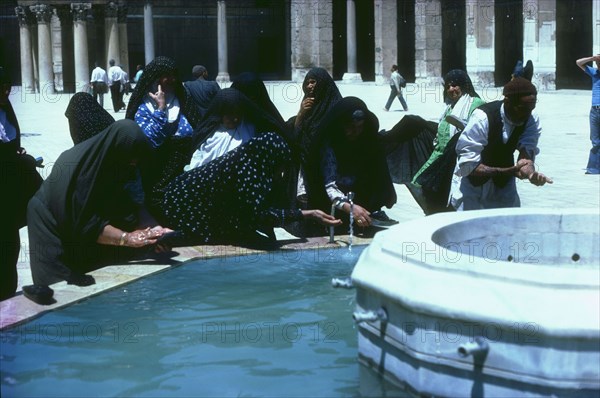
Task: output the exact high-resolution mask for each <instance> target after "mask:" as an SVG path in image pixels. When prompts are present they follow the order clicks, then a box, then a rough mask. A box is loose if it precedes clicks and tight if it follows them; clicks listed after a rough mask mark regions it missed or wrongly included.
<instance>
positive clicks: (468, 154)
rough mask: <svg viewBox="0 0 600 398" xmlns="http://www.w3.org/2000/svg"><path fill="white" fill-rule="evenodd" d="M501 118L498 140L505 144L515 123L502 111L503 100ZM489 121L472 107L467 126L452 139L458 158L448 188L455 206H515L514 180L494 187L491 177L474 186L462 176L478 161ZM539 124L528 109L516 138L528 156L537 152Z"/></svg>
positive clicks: (467, 208)
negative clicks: (456, 139)
mask: <svg viewBox="0 0 600 398" xmlns="http://www.w3.org/2000/svg"><path fill="white" fill-rule="evenodd" d="M500 116H501V118H502V124H503V127H502V142H504V143H505V144H506V143H507V142H508V139H509V138H510V136H511V135H512V133H513V132H514V130H515V128H516V127H517V126H519V125H517V124H515V123H513V122H512V121H510V120H509V119H508V118H507V117H506V114H505V113H504V104H502V105H501V107H500ZM488 130H489V121H488V118H487V114H486V113H485V112H483V111H482V110H481V109H475V110H474V111H473V113H472V114H471V117H470V118H469V122H468V123H467V126H466V127H465V129H464V130H463V132H462V133H461V135H460V137H459V138H458V142H457V143H456V153H457V155H458V160H457V163H456V168H455V169H454V174H455V176H454V177H453V179H452V186H451V188H450V199H449V201H450V204H451V205H452V206H453V207H454V208H455V209H457V210H459V211H462V210H476V209H495V208H503V207H519V206H520V205H521V201H520V199H519V195H518V193H517V187H516V181H515V179H514V178H511V179H510V180H509V181H508V183H507V184H506V185H505V186H503V187H498V186H496V184H494V181H493V180H492V179H489V180H488V181H487V182H486V183H484V184H483V185H480V186H474V185H473V184H471V182H470V181H469V179H468V178H461V177H466V176H468V175H469V174H471V172H472V171H473V170H474V169H475V168H476V167H477V166H478V165H479V164H481V152H482V151H483V149H484V148H485V146H486V145H487V144H488ZM541 132H542V127H541V126H540V120H539V117H538V116H537V114H535V113H532V114H531V116H530V117H529V119H528V120H527V122H526V124H525V129H524V130H523V133H522V134H521V136H520V137H519V141H518V142H517V149H518V150H519V151H524V152H526V153H527V154H528V155H529V157H530V158H531V159H534V158H535V155H537V154H538V153H539V149H538V147H537V144H538V140H539V137H540V134H541Z"/></svg>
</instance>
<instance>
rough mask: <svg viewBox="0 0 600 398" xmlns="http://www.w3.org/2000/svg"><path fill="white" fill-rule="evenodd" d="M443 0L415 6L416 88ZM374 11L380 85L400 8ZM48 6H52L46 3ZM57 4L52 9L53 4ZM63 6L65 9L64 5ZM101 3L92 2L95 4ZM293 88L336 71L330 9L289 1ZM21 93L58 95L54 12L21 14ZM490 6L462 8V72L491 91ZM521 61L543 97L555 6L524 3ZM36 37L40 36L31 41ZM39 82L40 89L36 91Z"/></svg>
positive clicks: (82, 44) (118, 15) (308, 0)
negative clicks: (313, 72) (313, 71)
mask: <svg viewBox="0 0 600 398" xmlns="http://www.w3.org/2000/svg"><path fill="white" fill-rule="evenodd" d="M346 1H347V9H346V10H347V24H346V25H347V32H346V33H347V60H348V62H347V65H348V68H347V69H348V70H347V73H345V74H344V76H343V80H344V81H360V80H361V76H360V73H358V71H357V62H356V59H357V52H356V14H355V3H354V1H355V0H346ZM442 1H443V0H415V18H416V21H415V26H416V42H415V51H416V52H415V71H416V83H421V84H432V83H437V82H439V79H440V76H441V69H442V46H441V42H442V23H441V18H442V12H441V10H442V7H441V4H442ZM373 2H374V7H375V10H374V11H375V12H374V15H375V21H374V30H375V35H374V36H375V37H374V40H375V59H374V63H375V79H376V82H377V83H379V84H383V83H384V82H386V81H387V80H388V78H389V72H388V70H389V66H390V65H392V64H394V63H397V59H398V54H397V52H398V46H397V20H396V16H397V3H396V1H390V0H373ZM47 3H53V2H52V1H51V0H48V1H47ZM55 3H56V2H55ZM61 3H64V2H61ZM97 3H98V2H97V1H96V2H95V4H97ZM91 8H92V4H91V3H90V2H73V3H70V14H71V15H72V23H73V39H74V54H73V57H74V65H75V82H76V88H77V90H80V89H81V88H82V87H83V86H84V85H85V84H86V83H87V82H88V81H89V73H90V68H89V66H90V65H88V45H87V43H88V42H87V26H86V19H87V16H88V13H89V12H90V11H91ZM290 8H291V10H290V11H291V21H290V22H291V41H292V43H291V66H292V80H294V81H302V79H303V78H304V76H305V74H306V72H307V71H308V70H309V69H310V68H311V67H313V66H321V67H324V68H325V69H328V70H329V71H330V72H331V71H332V69H333V40H332V35H333V34H332V30H333V29H332V28H333V24H332V14H333V11H332V2H331V1H323V0H290ZM104 10H105V21H104V22H105V35H106V44H107V46H106V47H107V48H106V52H105V53H106V55H107V57H106V62H107V63H108V60H109V59H114V60H115V61H116V62H117V64H121V65H122V66H123V68H124V69H125V70H127V69H128V50H127V44H128V42H127V26H126V13H127V9H126V7H125V6H123V5H122V4H117V3H115V2H108V3H106V4H105V5H104ZM15 11H16V14H17V16H18V18H19V29H20V47H21V74H22V86H23V88H24V90H25V91H26V92H34V91H35V90H36V86H37V87H38V89H39V90H45V91H46V92H49V93H53V92H54V91H55V90H58V91H61V90H62V80H63V78H62V51H61V50H62V48H61V17H62V18H63V19H68V15H66V16H65V15H64V14H61V13H60V12H57V8H56V7H54V6H52V5H51V4H36V5H31V6H18V7H16V9H15ZM593 12H594V21H596V22H595V24H594V39H593V40H594V48H593V49H594V53H599V52H600V34H599V33H600V25H599V22H600V0H594V2H593ZM493 13H494V4H493V2H492V1H490V0H466V27H467V35H466V38H465V40H466V55H467V57H466V58H467V61H466V68H467V71H468V72H469V74H470V75H471V77H472V79H473V82H474V83H475V84H477V83H479V84H492V83H493V81H494V79H493V75H494V63H495V61H494V16H493ZM152 15H153V13H152V3H151V1H146V3H145V5H144V40H145V43H144V50H145V61H146V63H148V62H149V61H150V60H152V59H153V58H154V32H153V23H152ZM226 15H227V14H226V1H225V0H217V17H218V18H217V21H218V22H217V32H218V36H217V37H218V46H217V48H218V69H219V70H218V75H217V81H220V82H227V81H229V73H228V60H227V49H228V44H227V22H226ZM523 17H524V21H523V26H524V32H523V33H524V34H523V38H524V39H523V55H524V59H526V60H527V59H531V60H532V61H533V62H534V64H535V65H536V76H535V80H536V81H535V82H536V83H537V84H538V86H540V87H541V88H543V89H554V88H555V84H554V80H555V76H556V35H555V31H556V0H524V1H523ZM36 32H37V35H36V34H35V33H36ZM36 81H37V82H38V84H37V85H36Z"/></svg>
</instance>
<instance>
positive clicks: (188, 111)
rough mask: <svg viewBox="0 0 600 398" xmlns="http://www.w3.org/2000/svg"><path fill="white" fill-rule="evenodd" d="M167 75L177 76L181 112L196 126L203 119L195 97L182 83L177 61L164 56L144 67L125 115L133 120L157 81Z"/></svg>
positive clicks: (177, 95)
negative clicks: (195, 102) (192, 96)
mask: <svg viewBox="0 0 600 398" xmlns="http://www.w3.org/2000/svg"><path fill="white" fill-rule="evenodd" d="M165 75H173V76H174V77H175V84H174V85H173V88H174V90H175V96H176V97H177V99H178V100H179V103H180V105H181V112H182V113H183V115H185V117H186V118H187V120H188V122H189V123H190V124H191V126H192V127H193V128H196V127H197V126H198V123H199V122H200V119H201V116H200V113H199V112H198V109H197V107H196V105H195V104H194V101H193V99H192V98H191V96H190V95H189V93H188V92H187V91H186V90H185V89H184V87H183V84H182V83H181V78H180V77H179V71H178V70H177V66H176V65H175V61H173V60H172V59H171V58H169V57H164V56H159V57H156V58H154V59H153V60H152V61H150V63H149V64H148V65H146V66H145V67H144V73H142V77H141V78H140V81H139V82H137V84H136V86H135V89H134V90H133V94H131V98H130V99H129V104H128V105H127V113H126V114H125V117H126V118H127V119H131V120H133V119H134V117H135V113H136V112H137V110H138V108H139V107H140V105H141V104H142V102H143V101H144V97H145V96H146V95H147V94H148V93H149V92H150V91H152V90H153V89H154V84H155V83H156V81H157V80H158V79H160V78H161V77H162V76H165Z"/></svg>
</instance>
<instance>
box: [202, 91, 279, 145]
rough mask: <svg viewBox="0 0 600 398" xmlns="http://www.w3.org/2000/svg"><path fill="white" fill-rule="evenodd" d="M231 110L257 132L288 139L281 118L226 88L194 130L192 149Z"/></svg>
mask: <svg viewBox="0 0 600 398" xmlns="http://www.w3.org/2000/svg"><path fill="white" fill-rule="evenodd" d="M232 110H235V111H236V113H238V114H240V116H242V117H243V118H244V120H247V121H249V122H251V123H252V124H253V125H254V128H255V131H256V133H257V134H260V133H266V132H274V133H277V134H279V135H280V136H282V137H283V138H284V139H286V140H287V139H288V137H287V134H286V127H285V124H284V122H283V119H281V120H278V119H277V118H276V117H274V116H273V114H272V113H270V112H269V111H268V110H265V109H264V108H262V107H259V106H258V105H257V104H255V103H253V102H252V101H250V99H248V97H246V96H245V95H244V94H243V93H242V92H241V91H238V90H236V89H235V88H226V89H223V90H221V91H219V92H218V93H217V95H216V96H215V98H213V100H212V102H211V103H210V107H209V108H208V110H207V111H206V114H205V115H204V119H203V120H202V122H201V123H200V126H198V128H197V129H196V131H194V144H193V150H195V149H197V148H199V147H200V145H201V144H202V143H203V142H204V141H205V140H206V139H207V138H209V137H210V136H211V135H212V134H213V133H214V132H215V131H216V129H217V128H218V127H219V126H220V125H221V123H222V119H223V115H225V114H227V113H229V112H231V111H232ZM190 156H191V154H190Z"/></svg>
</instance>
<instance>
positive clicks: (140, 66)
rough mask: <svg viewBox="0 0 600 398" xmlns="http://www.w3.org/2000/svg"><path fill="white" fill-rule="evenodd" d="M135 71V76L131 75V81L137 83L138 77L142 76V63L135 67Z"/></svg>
mask: <svg viewBox="0 0 600 398" xmlns="http://www.w3.org/2000/svg"><path fill="white" fill-rule="evenodd" d="M135 70H136V72H135V76H134V77H133V82H134V83H137V82H139V81H140V78H141V77H142V73H144V65H138V66H136V68H135Z"/></svg>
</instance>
